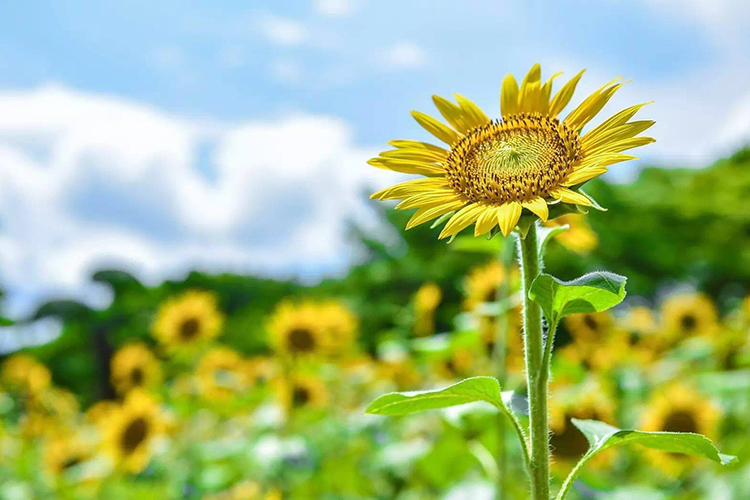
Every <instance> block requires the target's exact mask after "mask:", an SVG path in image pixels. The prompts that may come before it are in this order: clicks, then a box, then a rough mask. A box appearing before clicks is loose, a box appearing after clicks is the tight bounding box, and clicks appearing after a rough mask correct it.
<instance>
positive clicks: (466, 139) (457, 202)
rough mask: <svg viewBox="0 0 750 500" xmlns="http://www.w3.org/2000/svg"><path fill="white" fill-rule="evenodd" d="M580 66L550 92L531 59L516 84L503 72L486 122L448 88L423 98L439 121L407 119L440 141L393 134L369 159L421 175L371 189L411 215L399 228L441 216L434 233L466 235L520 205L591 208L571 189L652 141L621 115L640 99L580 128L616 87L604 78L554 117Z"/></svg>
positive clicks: (534, 211) (506, 226) (510, 218)
mask: <svg viewBox="0 0 750 500" xmlns="http://www.w3.org/2000/svg"><path fill="white" fill-rule="evenodd" d="M582 74H583V72H580V73H578V74H577V75H576V76H575V77H573V79H572V80H570V81H569V82H568V83H566V84H565V85H563V86H562V88H561V89H560V90H559V91H558V92H557V93H555V94H554V96H553V95H552V85H553V80H554V79H555V77H557V76H558V75H553V76H552V77H551V78H550V79H549V80H547V81H546V82H543V81H542V75H541V68H540V66H539V65H538V64H537V65H535V66H534V67H532V68H531V70H530V71H529V73H528V74H527V75H526V77H525V78H524V79H523V81H522V82H521V85H520V86H519V85H518V83H517V82H516V79H515V78H514V77H513V76H512V75H508V76H507V77H506V78H505V80H504V81H503V85H502V90H501V96H500V102H501V117H500V118H499V119H495V120H491V119H490V118H488V117H487V115H485V114H484V112H482V111H481V110H480V109H479V108H478V107H477V106H476V105H475V104H474V103H473V102H471V101H470V100H469V99H467V98H465V97H463V96H461V95H458V94H456V95H455V98H456V102H455V103H454V102H451V101H450V100H447V99H444V98H442V97H440V96H433V101H434V103H435V106H436V107H437V109H438V111H439V112H440V114H441V115H442V116H443V118H444V119H445V120H446V121H447V122H448V125H446V124H444V123H442V122H440V121H439V120H436V119H435V118H432V117H431V116H428V115H426V114H424V113H420V112H416V111H414V112H412V116H413V117H414V118H415V119H416V121H417V122H418V123H419V124H420V125H421V126H422V127H424V128H425V129H426V130H427V131H428V132H430V133H431V134H432V135H434V136H435V137H437V138H438V139H439V140H441V141H442V142H444V143H445V144H446V145H447V146H448V149H445V148H443V147H439V146H435V145H432V144H428V143H424V142H418V141H410V140H396V141H391V142H390V144H391V145H392V146H394V147H395V148H396V149H394V150H390V151H385V152H383V153H381V154H380V156H378V157H377V158H373V159H371V160H370V161H369V163H370V165H373V166H375V167H378V168H382V169H386V170H392V171H396V172H402V173H407V174H418V175H423V176H424V177H425V178H424V179H417V180H412V181H407V182H404V183H401V184H397V185H395V186H393V187H390V188H387V189H384V190H382V191H379V192H377V193H375V194H373V195H372V197H373V198H377V199H380V200H403V201H402V202H401V203H400V204H399V205H398V206H397V207H396V208H399V209H411V208H416V209H417V211H416V213H415V214H414V216H413V217H412V219H411V220H410V221H409V223H408V225H407V229H409V228H411V227H414V226H417V225H419V224H422V223H425V222H427V221H429V220H432V219H435V218H438V217H442V216H444V215H445V216H446V217H447V215H446V214H451V213H452V215H451V216H450V219H449V220H448V222H447V223H446V225H445V227H444V229H443V231H442V232H441V234H440V237H441V238H445V237H448V236H453V235H455V234H457V233H458V232H460V231H461V230H463V229H464V228H466V227H468V226H470V225H472V224H476V228H475V231H474V234H475V236H480V235H482V234H486V233H488V232H494V230H495V228H496V227H497V226H499V228H500V231H502V233H503V235H506V236H507V235H508V234H510V232H511V231H512V230H513V229H514V228H515V227H516V224H517V223H518V221H519V219H520V218H521V216H522V214H523V213H524V211H526V212H528V214H529V215H533V216H536V217H539V218H540V219H541V220H542V221H546V220H547V219H548V218H549V217H550V214H551V212H550V205H551V206H553V207H554V210H553V212H552V216H553V217H554V216H556V215H560V214H564V213H568V212H571V211H572V212H575V211H577V207H579V206H581V207H589V206H596V204H595V203H594V202H593V201H592V200H591V199H590V198H589V197H588V196H587V195H586V194H585V193H583V192H582V191H581V190H580V186H581V185H582V184H583V183H585V182H586V181H588V180H590V179H593V178H594V177H597V176H599V175H601V174H603V173H605V172H606V171H607V167H608V166H610V165H613V164H615V163H619V162H622V161H626V160H630V159H633V158H634V157H633V156H630V155H627V154H624V153H623V152H624V151H626V150H629V149H632V148H635V147H638V146H643V145H645V144H648V143H650V142H653V139H651V138H649V137H639V134H640V133H641V132H643V131H645V130H646V129H648V128H649V127H650V126H651V125H653V122H652V121H630V119H631V118H632V117H633V116H634V115H635V114H636V112H637V111H638V110H639V109H640V108H641V107H643V105H644V104H639V105H636V106H631V107H630V108H627V109H625V110H623V111H620V112H619V113H617V114H615V115H614V116H612V117H611V118H609V119H607V120H605V121H604V122H602V123H601V124H600V125H598V126H596V127H594V128H593V129H591V130H590V131H588V132H586V133H583V129H584V127H585V126H586V125H587V124H588V123H589V122H590V121H591V120H592V119H593V118H594V116H596V115H597V114H598V113H599V111H601V109H602V108H603V107H604V105H605V104H606V103H607V102H608V101H609V99H610V98H611V97H612V95H613V94H614V93H615V92H616V91H617V90H618V89H619V88H620V87H622V85H623V84H622V83H617V80H615V81H613V82H610V83H608V84H606V85H604V86H603V87H601V88H600V89H598V90H597V91H595V92H594V93H593V94H591V95H590V96H589V97H587V98H586V99H584V100H583V102H581V104H580V105H578V106H577V107H576V108H575V109H574V110H573V111H571V112H570V113H569V114H568V115H567V116H566V117H565V119H563V120H560V119H559V118H558V115H559V114H560V112H561V111H562V110H563V109H564V108H565V107H566V106H567V105H568V103H569V102H570V100H571V98H572V97H573V93H574V91H575V88H576V86H577V85H578V81H579V80H580V78H581V76H582Z"/></svg>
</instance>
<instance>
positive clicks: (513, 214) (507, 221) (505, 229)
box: [497, 203, 522, 236]
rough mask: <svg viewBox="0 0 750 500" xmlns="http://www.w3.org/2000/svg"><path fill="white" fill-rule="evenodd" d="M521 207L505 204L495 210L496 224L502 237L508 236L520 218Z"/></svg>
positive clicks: (519, 205)
mask: <svg viewBox="0 0 750 500" xmlns="http://www.w3.org/2000/svg"><path fill="white" fill-rule="evenodd" d="M521 211H522V207H521V204H520V203H506V204H505V205H501V206H499V207H498V208H497V223H498V224H499V225H500V231H502V233H503V236H508V235H509V234H510V233H511V231H513V228H514V227H516V224H518V219H520V218H521Z"/></svg>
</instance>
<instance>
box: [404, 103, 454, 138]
mask: <svg viewBox="0 0 750 500" xmlns="http://www.w3.org/2000/svg"><path fill="white" fill-rule="evenodd" d="M411 116H413V117H414V119H415V120H417V123H419V124H420V125H421V126H422V128H424V129H425V130H426V131H428V132H429V133H431V134H432V135H434V136H435V137H437V138H438V139H440V140H441V141H443V142H444V143H446V144H448V145H451V144H453V143H455V142H457V141H459V140H460V139H461V134H459V133H458V132H456V131H455V130H453V129H451V128H450V127H448V126H447V125H444V124H442V123H440V122H439V121H437V120H436V119H434V118H433V117H431V116H429V115H426V114H424V113H420V112H419V111H412V112H411Z"/></svg>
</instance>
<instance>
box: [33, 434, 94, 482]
mask: <svg viewBox="0 0 750 500" xmlns="http://www.w3.org/2000/svg"><path fill="white" fill-rule="evenodd" d="M93 455H94V449H93V447H92V446H91V445H90V444H87V443H84V442H83V441H82V440H81V439H79V438H78V437H77V436H71V435H69V434H66V435H61V436H55V437H53V438H51V439H49V440H48V441H47V443H46V446H45V454H44V463H45V468H46V470H47V472H48V473H49V474H50V475H52V476H59V475H62V474H64V473H65V472H66V471H68V470H69V469H71V468H73V467H76V466H77V465H80V464H81V463H83V462H85V461H87V460H89V459H90V458H91V457H93Z"/></svg>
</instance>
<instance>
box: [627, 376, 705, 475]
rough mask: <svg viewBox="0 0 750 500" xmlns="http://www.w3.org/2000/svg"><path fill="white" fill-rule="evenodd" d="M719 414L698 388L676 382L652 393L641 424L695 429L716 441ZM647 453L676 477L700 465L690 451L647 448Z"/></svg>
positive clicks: (666, 429)
mask: <svg viewBox="0 0 750 500" xmlns="http://www.w3.org/2000/svg"><path fill="white" fill-rule="evenodd" d="M719 417H720V413H719V409H718V408H717V407H716V406H714V405H713V404H712V403H711V402H709V401H706V400H705V399H703V398H702V397H701V395H700V394H699V393H698V392H697V391H695V390H694V389H691V388H689V387H687V386H684V385H681V384H673V385H671V386H668V387H666V388H665V389H663V390H661V391H659V392H657V393H656V394H655V395H654V396H653V397H652V399H651V401H650V402H649V404H648V407H647V409H646V410H645V412H644V414H643V421H642V424H641V426H640V428H641V429H643V430H644V431H649V432H695V433H698V434H703V435H704V436H706V437H707V438H709V439H711V440H712V441H714V440H715V439H716V437H717V434H718V423H719ZM645 453H646V456H647V457H648V459H649V461H650V462H651V463H652V464H653V465H654V466H655V467H658V468H660V469H661V470H662V471H664V472H665V473H666V474H667V475H669V476H673V477H677V476H680V475H682V474H684V473H687V472H690V471H693V470H694V468H695V467H696V466H697V465H698V461H697V460H696V459H695V458H693V457H690V456H688V455H682V454H678V453H667V452H662V451H656V450H645Z"/></svg>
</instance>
